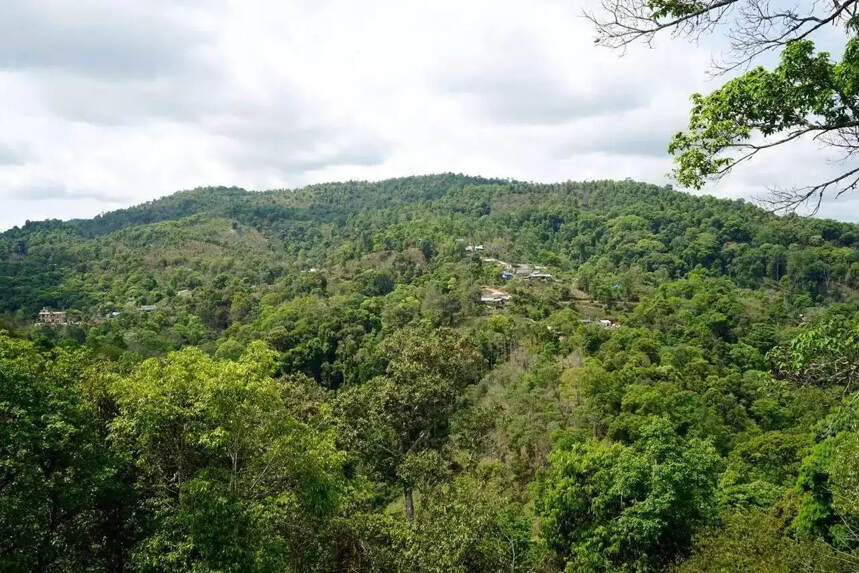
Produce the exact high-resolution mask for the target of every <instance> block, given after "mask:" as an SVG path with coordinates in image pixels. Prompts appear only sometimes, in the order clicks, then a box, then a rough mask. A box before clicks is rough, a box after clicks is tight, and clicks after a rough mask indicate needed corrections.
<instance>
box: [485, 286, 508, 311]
mask: <svg viewBox="0 0 859 573" xmlns="http://www.w3.org/2000/svg"><path fill="white" fill-rule="evenodd" d="M512 298H513V295H511V294H510V293H507V292H504V291H503V290H498V289H495V288H484V289H483V293H482V294H481V295H480V302H482V303H483V304H488V305H490V306H496V307H500V306H504V305H505V304H507V301H508V300H510V299H512Z"/></svg>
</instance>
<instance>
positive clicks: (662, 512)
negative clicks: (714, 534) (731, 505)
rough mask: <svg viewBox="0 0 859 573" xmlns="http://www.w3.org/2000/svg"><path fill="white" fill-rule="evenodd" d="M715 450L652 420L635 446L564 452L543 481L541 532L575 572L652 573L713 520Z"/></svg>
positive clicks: (591, 445)
mask: <svg viewBox="0 0 859 573" xmlns="http://www.w3.org/2000/svg"><path fill="white" fill-rule="evenodd" d="M719 464H720V459H719V456H718V455H717V454H716V452H715V450H714V448H713V447H712V446H711V445H709V444H707V443H706V442H702V441H700V440H697V439H693V440H691V441H689V442H688V443H687V442H684V441H683V440H682V439H681V438H679V437H678V436H677V435H676V434H675V433H674V431H673V430H672V429H671V426H670V424H669V423H668V422H666V421H665V420H661V419H658V418H657V419H654V420H653V421H652V422H650V423H649V424H648V426H647V427H646V428H645V429H644V431H643V435H642V439H641V441H640V442H637V443H636V444H635V445H634V446H623V445H620V444H606V443H601V442H597V441H589V442H584V443H581V444H576V445H574V446H573V447H572V448H570V449H569V450H560V451H558V452H556V453H555V455H554V456H553V458H552V467H551V470H550V471H549V472H548V473H547V474H546V475H545V476H543V477H542V479H541V481H540V483H539V486H538V496H537V510H538V512H539V513H540V515H541V517H542V520H543V521H542V523H543V525H542V527H543V535H544V536H545V538H546V541H547V542H548V544H549V547H551V548H552V549H553V550H554V551H555V552H556V554H557V555H558V557H559V559H561V560H562V561H566V563H567V570H570V571H605V570H618V569H621V570H636V571H643V570H648V569H650V568H652V567H654V566H658V565H660V564H665V563H668V562H670V561H671V560H672V559H673V557H674V555H675V554H676V553H677V552H678V551H681V550H682V549H684V548H685V547H686V546H688V544H689V542H690V538H691V532H692V531H694V528H695V527H696V526H698V525H699V524H701V523H704V522H706V521H707V520H708V519H710V518H711V517H712V513H713V508H714V506H715V499H714V493H715V485H716V484H715V472H716V470H717V468H718V466H719Z"/></svg>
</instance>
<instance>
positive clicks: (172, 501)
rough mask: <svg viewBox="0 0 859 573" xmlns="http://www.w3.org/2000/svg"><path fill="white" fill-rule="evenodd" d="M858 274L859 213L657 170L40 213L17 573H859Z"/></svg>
mask: <svg viewBox="0 0 859 573" xmlns="http://www.w3.org/2000/svg"><path fill="white" fill-rule="evenodd" d="M857 289H859V226H856V225H853V224H847V223H840V222H836V221H827V220H820V219H811V218H801V217H796V216H790V217H776V216H773V215H771V214H768V213H766V212H765V211H763V210H761V209H759V208H757V207H755V206H753V205H750V204H748V203H745V202H742V201H727V200H722V199H716V198H713V197H699V196H692V195H688V194H684V193H679V192H676V191H673V190H671V189H669V188H662V187H657V186H653V185H647V184H643V183H637V182H633V181H594V182H584V183H572V182H571V183H560V184H532V183H524V182H516V181H508V180H500V179H483V178H474V177H466V176H462V175H453V174H445V175H433V176H425V177H408V178H401V179H392V180H388V181H382V182H377V183H367V182H347V183H332V184H324V185H314V186H310V187H306V188H302V189H297V190H273V191H265V192H248V191H244V190H242V189H237V188H203V189H195V190H191V191H182V192H179V193H176V194H174V195H171V196H168V197H165V198H162V199H159V200H156V201H151V202H149V203H146V204H143V205H139V206H136V207H132V208H129V209H124V210H120V211H115V212H112V213H106V214H104V215H101V216H99V217H96V218H94V219H91V220H75V221H68V222H61V221H45V222H30V223H27V224H26V225H24V226H23V227H21V228H14V229H11V230H9V231H6V232H4V233H2V234H0V571H6V570H9V571H190V570H193V571H284V570H287V571H292V570H294V571H462V572H466V571H468V572H471V571H487V572H488V571H502V570H503V571H538V572H556V571H557V572H559V571H565V570H566V571H650V570H656V571H658V570H672V571H682V572H692V571H845V572H846V571H855V570H857V569H859V536H857V534H856V532H857V531H859V503H857V500H859V478H857V476H859V431H857V428H859V387H857V386H856V381H857V372H859V296H857V293H859V291H857ZM43 310H44V312H42V313H40V311H43Z"/></svg>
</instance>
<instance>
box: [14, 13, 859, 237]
mask: <svg viewBox="0 0 859 573" xmlns="http://www.w3.org/2000/svg"><path fill="white" fill-rule="evenodd" d="M588 2H589V0H585V1H583V2H577V1H575V0H565V1H542V0H529V1H528V2H521V1H518V2H514V1H510V0H493V1H484V0H470V1H469V2H451V1H447V0H435V1H434V2H432V3H424V2H420V3H419V2H412V1H408V0H407V1H403V0H397V1H391V2H388V1H377V0H365V1H363V2H354V1H342V2H341V1H327V0H309V1H303V0H279V1H276V2H275V1H262V0H234V1H233V0H208V1H202V0H201V1H192V0H146V1H142V0H137V1H126V0H75V1H72V0H3V1H2V2H0V230H2V229H6V228H9V227H12V226H14V225H20V224H23V223H24V222H25V221H26V220H39V219H46V218H59V219H68V218H74V217H91V216H94V215H96V214H98V213H100V212H104V211H110V210H114V209H118V208H122V207H125V206H129V205H133V204H137V203H140V202H143V201H146V200H150V199H154V198H157V197H161V196H164V195H167V194H170V193H172V192H174V191H177V190H180V189H189V188H193V187H198V186H207V185H236V186H240V187H244V188H246V189H272V188H294V187H299V186H303V185H307V184H311V183H319V182H323V181H339V180H349V179H368V180H378V179H385V178H389V177H399V176H406V175H416V174H426V173H439V172H457V173H466V174H470V175H482V176H487V177H509V178H513V179H519V180H524V181H540V182H556V181H567V180H589V179H603V178H613V179H623V178H627V177H630V178H633V179H636V180H641V181H648V182H652V183H657V184H664V183H670V182H671V181H670V178H669V177H668V174H669V172H670V170H671V158H670V157H669V156H668V155H667V153H666V151H665V149H666V145H667V142H668V140H669V138H670V137H671V135H672V134H673V133H675V132H677V131H680V130H682V129H683V128H684V126H685V125H686V122H687V120H688V112H689V107H690V103H689V95H690V94H691V93H693V92H695V91H704V92H706V91H709V90H712V89H714V88H716V87H718V86H719V85H720V83H721V82H722V81H724V78H719V79H715V80H714V79H712V78H710V77H709V76H708V74H707V73H706V72H707V69H708V67H709V64H710V62H711V61H712V59H713V57H714V55H718V51H719V46H718V43H716V42H715V41H708V40H704V41H703V42H701V43H698V44H693V43H689V42H686V41H685V40H682V39H671V38H669V37H666V38H662V39H660V40H659V41H657V43H656V45H655V46H654V47H653V48H652V49H651V48H648V47H645V46H636V47H634V48H633V49H631V50H629V51H628V52H627V53H626V54H624V55H621V54H619V53H618V52H616V51H611V50H608V49H605V48H599V47H597V46H595V45H594V43H593V39H594V30H593V28H592V26H591V24H590V23H588V22H587V21H586V20H584V19H583V18H582V17H581V13H582V10H583V8H586V7H588ZM837 168H838V165H834V164H833V161H831V158H827V157H826V155H825V152H824V151H822V150H820V149H818V148H817V147H816V146H815V145H814V144H810V143H809V144H803V145H799V146H797V147H794V148H791V149H789V150H784V151H783V152H781V153H776V154H768V155H765V156H762V157H761V159H756V160H755V161H753V162H750V163H749V164H748V165H747V166H745V167H743V168H742V169H739V170H738V171H737V172H736V173H734V175H733V176H732V177H730V178H728V179H726V180H723V181H721V182H719V183H718V184H713V185H709V186H708V187H707V188H706V189H705V190H704V192H706V193H709V194H713V195H716V196H721V197H730V198H736V197H746V198H752V197H757V196H760V195H762V194H764V193H765V192H766V189H767V188H769V187H772V186H783V187H787V186H795V185H803V184H806V183H813V182H816V181H818V180H819V179H820V178H821V177H823V176H825V175H826V174H827V173H830V172H832V170H833V169H837ZM821 214H822V215H824V216H828V217H834V218H838V219H842V220H850V221H859V193H857V195H856V198H855V199H853V198H851V197H847V198H844V199H841V200H839V201H838V202H837V203H827V204H825V205H824V207H823V209H822V211H821Z"/></svg>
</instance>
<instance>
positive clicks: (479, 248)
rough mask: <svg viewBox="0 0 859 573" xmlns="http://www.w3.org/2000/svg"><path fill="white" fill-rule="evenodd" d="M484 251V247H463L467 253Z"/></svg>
mask: <svg viewBox="0 0 859 573" xmlns="http://www.w3.org/2000/svg"><path fill="white" fill-rule="evenodd" d="M484 250H486V247H484V246H483V245H467V246H466V247H465V251H466V252H468V253H476V252H478V251H484Z"/></svg>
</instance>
